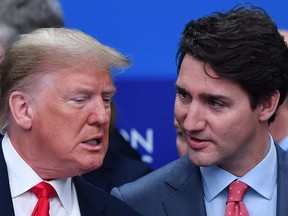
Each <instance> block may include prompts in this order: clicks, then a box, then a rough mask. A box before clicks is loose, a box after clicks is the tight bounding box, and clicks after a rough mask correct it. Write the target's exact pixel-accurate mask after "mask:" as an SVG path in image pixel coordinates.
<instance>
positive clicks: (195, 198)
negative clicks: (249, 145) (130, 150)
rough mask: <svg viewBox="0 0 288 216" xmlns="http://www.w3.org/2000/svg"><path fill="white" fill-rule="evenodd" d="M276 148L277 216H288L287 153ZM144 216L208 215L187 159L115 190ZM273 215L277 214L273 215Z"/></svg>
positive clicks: (197, 176) (197, 172)
mask: <svg viewBox="0 0 288 216" xmlns="http://www.w3.org/2000/svg"><path fill="white" fill-rule="evenodd" d="M276 148H277V160H278V177H277V187H278V188H277V215H276V216H287V215H288V154H287V153H286V152H285V151H283V150H282V149H281V148H280V147H279V146H277V145H276ZM111 193H112V195H114V196H116V197H117V198H119V199H121V200H124V201H125V202H126V203H127V204H128V205H130V206H132V207H133V208H134V209H136V210H137V211H139V212H140V213H141V214H142V215H144V216H155V215H157V216H179V215H181V216H206V210H205V203H204V196H203V193H204V192H203V186H202V179H201V173H200V169H199V167H197V166H194V165H193V164H191V162H189V159H188V158H187V156H185V157H183V158H181V159H179V160H176V161H174V162H171V163H170V164H168V165H166V166H164V167H162V168H160V169H158V170H157V171H154V172H152V173H150V174H148V175H146V176H144V177H143V178H141V179H138V180H137V181H135V182H133V183H129V184H126V185H124V186H121V187H119V188H114V189H113V190H112V192H111ZM273 216H274V215H273Z"/></svg>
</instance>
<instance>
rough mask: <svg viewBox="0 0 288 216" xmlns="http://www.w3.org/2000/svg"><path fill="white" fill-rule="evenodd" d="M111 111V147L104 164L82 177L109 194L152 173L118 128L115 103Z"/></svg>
mask: <svg viewBox="0 0 288 216" xmlns="http://www.w3.org/2000/svg"><path fill="white" fill-rule="evenodd" d="M111 110H112V115H111V122H110V131H109V146H108V151H107V153H106V156H105V158H104V161H103V164H102V166H101V167H100V168H98V169H97V170H94V171H92V172H90V173H85V174H83V175H82V177H83V178H84V179H85V180H87V181H88V182H90V183H92V184H94V185H96V186H97V187H99V188H101V189H103V190H105V191H108V192H110V191H111V190H112V188H113V187H116V186H120V185H122V184H125V183H128V182H131V181H134V180H136V179H138V178H140V177H142V176H144V175H146V174H148V173H150V172H151V171H152V168H151V167H150V165H149V164H147V163H145V162H143V161H142V160H141V155H140V154H139V153H138V152H137V151H136V150H135V149H133V148H132V147H131V145H130V143H129V142H127V141H126V140H125V139H124V137H123V136H122V135H121V133H120V132H119V130H118V128H117V127H116V119H117V107H116V104H115V103H113V102H112V104H111Z"/></svg>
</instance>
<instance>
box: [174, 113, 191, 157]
mask: <svg viewBox="0 0 288 216" xmlns="http://www.w3.org/2000/svg"><path fill="white" fill-rule="evenodd" d="M174 127H175V131H176V147H177V151H178V154H179V157H183V156H184V155H185V154H186V153H187V151H188V148H187V143H186V142H185V139H184V137H183V134H182V131H181V129H180V126H179V124H178V122H177V120H176V119H175V118H174Z"/></svg>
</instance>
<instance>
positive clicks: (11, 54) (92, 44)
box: [0, 28, 130, 134]
mask: <svg viewBox="0 0 288 216" xmlns="http://www.w3.org/2000/svg"><path fill="white" fill-rule="evenodd" d="M86 63H89V64H91V65H95V68H96V69H97V68H104V69H107V71H111V70H112V69H114V68H124V67H127V66H129V64H130V62H129V60H128V59H127V58H126V57H125V56H124V55H122V54H121V53H119V52H118V51H116V50H115V49H113V48H111V47H108V46H105V45H103V44H101V43H100V42H98V41H97V40H96V39H95V38H93V37H92V36H89V35H87V34H85V33H83V32H81V31H79V30H74V29H67V28H41V29H37V30H35V31H32V32H31V33H28V34H23V35H20V36H19V37H18V38H17V39H16V40H15V41H14V43H12V44H11V46H10V47H9V48H8V49H7V52H6V53H5V55H4V56H3V58H2V59H1V64H0V89H1V90H0V96H1V97H0V133H2V134H4V133H5V132H7V127H8V124H9V115H10V109H9V96H10V94H11V93H12V92H13V91H16V90H19V91H23V90H25V89H27V88H31V83H32V80H33V79H35V77H37V76H39V75H41V74H42V75H43V73H49V71H53V69H60V68H66V67H72V66H74V65H78V64H81V65H83V64H86ZM54 71H55V70H54Z"/></svg>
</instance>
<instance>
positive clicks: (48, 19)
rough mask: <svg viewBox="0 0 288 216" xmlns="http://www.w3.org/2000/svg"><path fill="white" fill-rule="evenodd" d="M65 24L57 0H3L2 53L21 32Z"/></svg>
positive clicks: (0, 18)
mask: <svg viewBox="0 0 288 216" xmlns="http://www.w3.org/2000/svg"><path fill="white" fill-rule="evenodd" d="M63 26H64V21H63V14H62V9H61V7H60V4H59V2H58V1H57V0H1V1H0V55H2V54H3V52H4V51H5V48H6V47H7V45H8V44H9V43H10V42H11V41H13V40H14V39H15V37H17V35H19V34H25V33H28V32H31V31H33V30H35V29H38V28H48V27H63Z"/></svg>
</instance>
